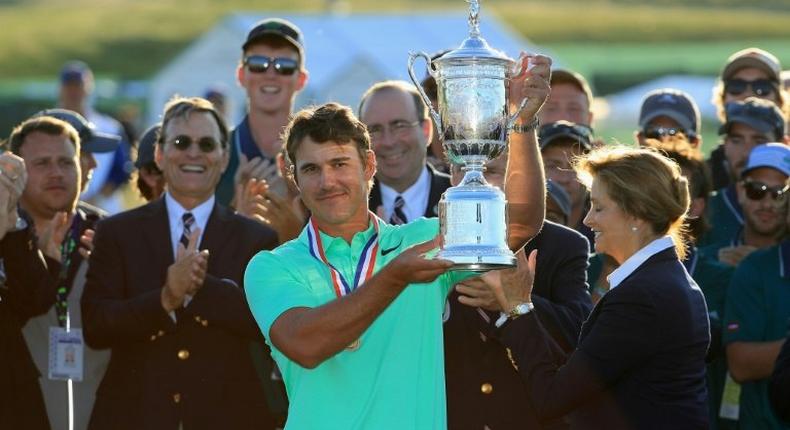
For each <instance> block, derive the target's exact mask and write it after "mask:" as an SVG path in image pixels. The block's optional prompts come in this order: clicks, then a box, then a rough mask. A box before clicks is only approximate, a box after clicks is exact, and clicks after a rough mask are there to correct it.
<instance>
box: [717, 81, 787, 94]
mask: <svg viewBox="0 0 790 430" xmlns="http://www.w3.org/2000/svg"><path fill="white" fill-rule="evenodd" d="M749 88H751V90H752V93H753V94H754V95H756V96H759V97H767V96H770V95H771V94H773V92H774V91H776V87H775V84H774V82H773V81H771V80H769V79H757V80H755V81H745V80H743V79H728V80H727V81H725V82H724V90H725V91H727V94H730V95H733V96H739V95H741V94H743V93H744V92H745V91H746V90H747V89H749Z"/></svg>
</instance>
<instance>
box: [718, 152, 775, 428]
mask: <svg viewBox="0 0 790 430" xmlns="http://www.w3.org/2000/svg"><path fill="white" fill-rule="evenodd" d="M788 177H790V148H788V147H787V146H785V145H781V144H774V143H771V144H767V145H762V146H759V147H757V148H755V149H754V150H753V151H752V153H751V154H750V155H749V163H748V164H747V166H746V169H744V171H743V178H744V182H745V185H746V186H745V187H744V189H743V190H742V191H739V194H740V193H741V192H743V193H746V194H748V198H749V199H750V200H751V201H752V202H754V205H759V207H758V208H756V209H757V210H756V215H757V216H758V217H759V218H758V220H759V221H761V222H762V223H763V224H769V221H770V224H771V225H773V224H779V227H778V228H777V230H779V231H780V232H784V231H786V225H787V213H786V210H787V209H786V208H787V204H788V191H790V183H789V182H788ZM777 206H781V207H782V210H779V209H777ZM744 209H745V211H746V213H747V214H748V213H749V212H750V210H749V209H748V208H746V207H745V208H744ZM747 225H748V224H747ZM788 269H790V242H788V241H786V240H785V241H783V242H781V243H778V240H774V241H773V243H770V244H768V240H766V245H765V246H763V247H762V249H760V250H757V251H755V252H753V253H752V254H751V255H749V256H747V257H746V258H744V259H743V261H742V262H741V263H740V264H739V265H738V268H737V269H736V270H735V274H734V275H733V277H732V281H731V283H730V288H729V291H728V292H727V303H726V310H725V314H724V327H725V330H724V343H725V345H726V349H727V364H728V368H729V371H730V374H731V375H732V378H733V380H734V381H735V382H737V383H740V384H741V386H740V397H739V401H738V400H737V399H735V402H736V403H735V405H731V406H735V407H737V409H736V410H737V413H736V416H735V417H736V418H737V419H738V425H739V427H740V428H748V429H767V430H771V429H786V428H787V427H786V426H785V425H783V424H781V423H780V422H779V420H778V419H777V417H776V415H775V414H774V412H773V411H772V409H771V406H770V402H769V399H768V385H769V378H770V376H771V373H772V371H773V369H774V364H775V363H776V360H777V357H778V356H779V351H780V350H781V348H782V345H783V343H784V342H785V337H786V336H787V329H788V321H790V280H789V279H788V273H790V271H788Z"/></svg>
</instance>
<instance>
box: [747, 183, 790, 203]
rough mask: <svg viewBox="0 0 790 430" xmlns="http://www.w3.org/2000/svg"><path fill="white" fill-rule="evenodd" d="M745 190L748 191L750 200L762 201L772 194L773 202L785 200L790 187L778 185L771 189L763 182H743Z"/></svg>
mask: <svg viewBox="0 0 790 430" xmlns="http://www.w3.org/2000/svg"><path fill="white" fill-rule="evenodd" d="M743 188H744V190H745V191H746V197H748V198H749V200H754V201H760V200H762V199H763V198H764V197H765V195H766V194H769V193H770V194H771V198H772V199H773V200H780V199H784V198H785V195H786V194H787V191H788V189H790V185H783V186H780V185H777V186H774V187H769V186H768V185H765V184H763V183H762V182H757V181H743Z"/></svg>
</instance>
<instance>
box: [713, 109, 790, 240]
mask: <svg viewBox="0 0 790 430" xmlns="http://www.w3.org/2000/svg"><path fill="white" fill-rule="evenodd" d="M784 126H785V121H784V118H782V115H781V112H780V111H779V109H778V108H777V107H776V106H775V105H773V104H772V103H770V102H767V101H764V100H760V99H757V98H749V99H746V100H744V101H736V102H732V103H730V104H728V105H727V119H726V121H725V123H724V124H723V125H722V126H721V128H720V129H719V134H720V135H721V136H723V139H722V144H721V147H722V148H723V149H724V154H725V156H726V160H727V166H728V167H727V168H728V170H729V171H730V172H731V173H732V174H733V175H735V177H736V178H738V179H740V177H741V171H742V170H743V168H744V166H745V165H746V162H747V160H748V158H749V153H750V152H751V151H752V149H754V148H755V147H757V146H758V145H762V144H764V143H768V142H783V141H784V140H783V139H785V137H784V134H785V129H784ZM736 182H738V181H737V180H735V179H733V180H732V181H731V185H728V186H727V187H725V188H721V189H719V190H718V191H717V192H716V193H715V194H714V195H713V196H712V197H711V199H710V201H709V205H708V209H707V211H708V220H709V221H710V224H711V228H710V230H708V231H707V232H706V233H705V235H704V236H703V237H702V238H701V239H700V245H701V246H709V245H715V246H718V247H722V246H732V245H733V241H734V240H735V241H736V242H737V240H736V238H737V236H738V234H739V233H740V231H741V227H742V226H743V223H744V218H743V209H742V208H741V205H740V202H739V199H738V193H737V186H736Z"/></svg>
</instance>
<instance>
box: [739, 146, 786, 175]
mask: <svg viewBox="0 0 790 430" xmlns="http://www.w3.org/2000/svg"><path fill="white" fill-rule="evenodd" d="M761 167H770V168H772V169H776V170H778V171H780V172H782V173H784V174H785V176H788V177H790V146H787V145H785V144H784V143H766V144H764V145H757V146H755V147H754V149H752V151H751V152H750V153H749V161H748V162H746V167H745V168H744V169H743V171H741V178H743V177H745V176H746V175H747V174H748V173H749V172H750V171H752V170H754V169H759V168H761Z"/></svg>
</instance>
